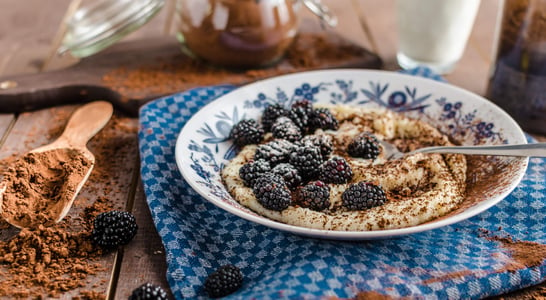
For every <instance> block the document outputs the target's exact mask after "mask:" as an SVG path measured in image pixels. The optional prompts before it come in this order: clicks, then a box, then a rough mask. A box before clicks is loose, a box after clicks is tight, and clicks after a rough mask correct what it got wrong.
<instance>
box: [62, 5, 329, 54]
mask: <svg viewBox="0 0 546 300" xmlns="http://www.w3.org/2000/svg"><path fill="white" fill-rule="evenodd" d="M302 2H303V4H304V5H305V6H306V7H307V8H308V9H309V10H310V11H311V12H312V13H313V14H315V15H316V16H318V17H319V18H320V20H321V21H322V22H323V23H325V24H327V25H328V26H330V27H335V26H336V25H337V18H336V16H335V15H334V14H333V13H332V12H331V11H330V10H329V9H328V7H326V6H325V5H324V4H322V3H321V1H320V0H302ZM164 4H165V0H99V1H96V2H93V4H91V5H89V6H86V7H82V8H79V9H78V10H77V11H76V13H75V14H74V15H73V16H72V18H71V19H70V20H68V21H67V24H66V25H67V30H66V33H65V35H64V38H63V41H62V44H61V47H59V49H58V51H57V52H58V53H59V54H64V53H66V52H70V53H71V54H72V55H73V56H75V57H86V56H90V55H93V54H95V53H97V52H99V51H101V50H103V49H105V48H106V47H109V46H111V45H112V44H114V43H116V42H117V41H119V40H120V39H121V38H123V37H124V36H126V35H127V34H129V33H131V32H133V31H135V30H137V29H138V28H140V27H141V26H142V25H144V24H146V23H147V22H148V21H149V20H150V19H152V17H153V16H155V14H156V13H157V12H159V10H160V9H161V8H162V7H163V5H164Z"/></svg>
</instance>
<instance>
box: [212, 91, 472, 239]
mask: <svg viewBox="0 0 546 300" xmlns="http://www.w3.org/2000/svg"><path fill="white" fill-rule="evenodd" d="M230 138H232V139H233V142H234V143H235V144H236V145H238V146H239V148H240V151H239V153H238V154H237V156H236V157H235V158H233V159H232V160H231V161H230V162H229V163H228V164H227V165H226V166H225V167H224V169H223V170H222V172H221V177H222V180H223V182H224V185H225V186H226V189H227V190H228V192H229V193H230V194H231V195H232V197H233V198H234V199H235V200H237V201H238V202H239V203H240V204H241V205H244V206H246V207H248V208H249V209H251V210H252V211H254V212H256V213H258V214H260V215H262V216H265V217H267V218H269V219H272V220H275V221H278V222H282V223H286V224H290V225H296V226H301V227H307V228H314V229H325V230H338V231H370V230H384V229H397V228H404V227H410V226H415V225H418V224H422V223H425V222H428V221H431V220H433V219H436V218H439V217H441V216H444V215H446V214H447V213H449V212H451V211H453V210H455V209H456V208H457V207H458V206H459V205H460V203H461V202H462V201H463V199H464V197H465V189H466V186H465V181H466V168H467V163H466V159H465V157H464V156H463V155H459V154H414V155H408V156H406V157H404V158H402V159H398V160H386V159H385V157H384V155H383V152H382V148H381V146H380V144H379V142H378V141H379V140H384V141H387V142H389V143H392V144H394V145H396V146H397V147H398V148H399V149H400V150H402V151H404V152H407V151H411V150H413V149H415V148H420V147H425V146H432V145H451V143H450V141H449V139H448V137H447V136H446V135H444V134H442V133H441V132H440V131H439V130H437V129H436V128H434V127H433V126H431V125H429V124H428V123H426V122H424V121H420V120H416V119H411V118H408V117H405V116H403V115H401V114H397V113H394V112H392V111H389V110H384V109H370V108H363V107H351V106H343V105H335V106H334V105H320V106H318V105H313V104H312V103H311V102H308V101H306V100H301V101H298V102H296V103H294V104H292V106H291V107H289V108H285V107H282V106H280V105H270V106H268V107H267V108H266V109H265V110H264V113H263V114H262V116H261V118H260V119H259V120H242V121H240V122H239V123H237V124H236V125H235V126H233V128H232V130H231V133H230Z"/></svg>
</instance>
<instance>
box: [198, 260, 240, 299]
mask: <svg viewBox="0 0 546 300" xmlns="http://www.w3.org/2000/svg"><path fill="white" fill-rule="evenodd" d="M241 286H243V273H242V272H241V270H240V269H239V268H238V267H236V266H234V265H224V266H221V267H220V268H218V269H217V270H216V271H214V272H212V273H211V274H209V276H208V277H207V279H205V284H204V287H205V292H207V294H208V296H209V297H211V298H220V297H224V296H227V295H229V294H231V293H233V292H235V291H237V290H238V289H240V288H241Z"/></svg>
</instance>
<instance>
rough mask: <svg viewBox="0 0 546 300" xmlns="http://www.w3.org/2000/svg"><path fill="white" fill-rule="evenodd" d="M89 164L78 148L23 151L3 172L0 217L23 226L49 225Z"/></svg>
mask: <svg viewBox="0 0 546 300" xmlns="http://www.w3.org/2000/svg"><path fill="white" fill-rule="evenodd" d="M91 166H92V164H91V161H90V160H89V158H87V157H86V156H85V155H84V154H83V153H82V152H81V151H79V150H77V149H53V150H47V151H44V152H29V153H27V154H25V155H24V156H23V157H21V159H19V160H17V161H16V162H15V163H14V164H13V165H12V166H11V167H10V168H8V170H7V172H6V173H5V174H4V179H3V181H2V183H4V184H5V185H6V189H5V191H4V193H3V194H2V198H3V201H2V217H3V218H4V219H6V220H8V221H9V222H10V223H12V224H18V226H20V227H26V228H28V227H35V226H36V225H37V224H43V225H46V226H50V225H52V224H53V223H55V221H56V220H57V218H58V217H59V215H60V213H61V211H62V210H63V208H64V206H65V205H66V204H67V203H70V202H71V201H72V199H73V197H74V196H75V194H76V192H77V188H78V185H79V184H80V183H81V182H82V180H83V179H84V177H85V176H86V175H87V173H88V172H89V170H90V168H91Z"/></svg>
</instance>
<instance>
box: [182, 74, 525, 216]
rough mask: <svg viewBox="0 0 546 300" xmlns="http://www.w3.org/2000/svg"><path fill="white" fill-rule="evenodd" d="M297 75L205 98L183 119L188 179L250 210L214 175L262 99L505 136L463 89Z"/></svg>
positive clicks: (470, 134)
mask: <svg viewBox="0 0 546 300" xmlns="http://www.w3.org/2000/svg"><path fill="white" fill-rule="evenodd" d="M302 79H303V80H302ZM299 80H301V81H299V83H298V82H292V81H290V82H283V83H282V84H275V85H273V84H271V85H259V87H260V88H249V89H244V90H243V89H235V90H234V91H232V92H231V93H230V94H227V95H226V96H225V97H226V98H223V99H219V100H218V101H215V102H214V103H211V104H212V105H213V107H214V109H209V110H207V112H206V114H203V115H201V116H199V118H198V119H197V120H198V121H196V122H193V123H192V120H190V121H189V122H188V124H186V125H189V124H192V129H191V132H188V133H187V134H185V135H184V136H188V137H190V138H191V141H189V142H185V146H183V147H186V150H184V151H185V153H184V157H189V160H190V161H191V163H190V164H186V166H187V167H189V168H188V169H191V170H192V172H193V174H191V175H190V176H192V178H193V182H196V183H197V184H198V185H199V186H200V188H201V189H202V190H203V191H205V192H206V193H207V194H208V195H214V197H216V199H219V200H221V201H223V202H225V203H227V204H228V205H229V206H230V207H236V208H237V211H243V212H244V213H246V214H250V215H255V213H254V212H252V211H251V210H250V209H248V208H246V207H243V206H242V205H240V204H239V203H237V202H236V200H234V199H233V198H231V197H230V196H229V194H228V193H227V191H226V190H225V187H224V186H223V184H222V180H221V178H220V176H219V173H220V171H221V170H222V168H223V167H224V164H225V163H226V162H227V161H229V160H230V159H232V158H233V157H235V155H236V154H237V151H238V149H237V147H236V146H234V145H233V143H231V142H230V141H229V133H230V130H231V128H232V127H233V125H235V124H236V123H237V122H239V121H240V120H243V119H246V118H254V119H259V118H260V116H261V113H262V112H263V110H264V109H265V108H266V107H267V106H268V105H272V104H280V105H282V106H284V107H286V108H289V107H290V106H291V105H292V104H293V103H294V102H296V101H299V100H304V99H305V100H309V101H311V102H313V103H327V104H334V105H335V104H342V105H352V106H369V107H370V108H386V109H389V110H392V111H395V112H398V113H402V114H405V115H408V116H409V117H411V118H417V119H422V120H425V121H426V122H428V123H430V124H432V125H434V126H436V127H437V128H438V129H439V130H440V131H442V132H443V133H445V134H447V135H449V136H450V138H451V139H452V140H454V141H458V142H460V143H463V144H501V143H508V142H509V138H507V137H506V136H505V133H504V132H503V131H502V128H503V126H504V127H506V120H503V119H502V118H496V117H491V115H489V112H490V111H489V110H490V109H491V108H490V106H489V105H484V104H481V105H476V103H475V102H473V101H469V100H468V99H466V98H467V97H465V95H463V94H461V95H460V96H459V94H458V93H454V92H447V91H444V90H442V89H435V88H431V87H430V86H428V85H426V84H425V85H423V84H421V85H419V84H415V85H412V84H411V82H412V81H404V82H403V83H401V82H400V81H398V82H397V81H396V80H393V81H389V80H384V79H383V80H380V79H377V80H375V79H366V80H360V78H358V79H357V78H336V77H333V78H328V77H326V76H323V77H321V78H320V80H316V79H315V80H314V81H313V80H306V79H305V78H303V77H301V78H300V79H299ZM239 91H240V93H238V92H239ZM232 95H237V97H235V96H232ZM241 95H244V96H243V97H241ZM241 98H243V99H241ZM245 98H246V99H245ZM492 112H494V111H492ZM497 116H498V115H497ZM496 122H500V124H497V123H496ZM508 127H510V126H508ZM184 129H185V128H184ZM508 133H509V134H508V136H510V137H513V138H514V139H517V138H518V137H517V136H518V135H517V133H516V134H514V132H513V129H511V128H508ZM510 134H511V135H510ZM180 136H183V134H182V133H181V134H180Z"/></svg>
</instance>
